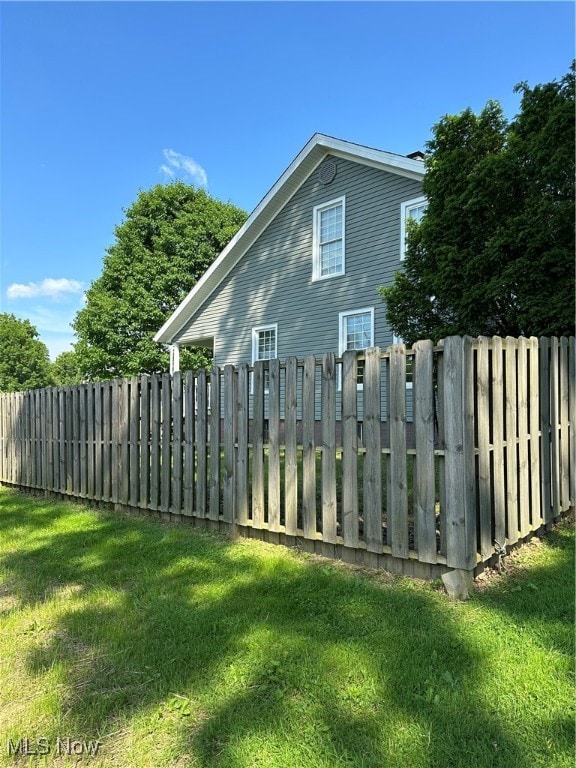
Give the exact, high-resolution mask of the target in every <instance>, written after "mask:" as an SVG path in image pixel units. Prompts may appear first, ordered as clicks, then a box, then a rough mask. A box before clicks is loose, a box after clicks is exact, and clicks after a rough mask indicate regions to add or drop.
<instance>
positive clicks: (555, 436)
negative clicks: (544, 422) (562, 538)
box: [550, 336, 560, 518]
mask: <svg viewBox="0 0 576 768" xmlns="http://www.w3.org/2000/svg"><path fill="white" fill-rule="evenodd" d="M558 358H559V355H558V339H557V338H556V337H555V336H553V337H552V338H551V339H550V460H551V465H552V468H551V476H550V481H551V483H550V484H551V491H552V517H553V518H556V517H557V516H558V515H559V514H560V430H559V425H558V416H559V412H560V403H559V381H558V378H559V377H558V366H559V359H558Z"/></svg>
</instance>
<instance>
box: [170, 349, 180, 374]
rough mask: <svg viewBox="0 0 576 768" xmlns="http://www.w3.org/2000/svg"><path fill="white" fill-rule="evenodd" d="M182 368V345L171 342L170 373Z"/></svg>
mask: <svg viewBox="0 0 576 768" xmlns="http://www.w3.org/2000/svg"><path fill="white" fill-rule="evenodd" d="M179 370H180V345H179V344H170V375H172V376H173V375H174V374H175V373H176V372H177V371H179Z"/></svg>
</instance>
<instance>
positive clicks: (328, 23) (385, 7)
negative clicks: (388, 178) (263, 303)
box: [0, 1, 574, 357]
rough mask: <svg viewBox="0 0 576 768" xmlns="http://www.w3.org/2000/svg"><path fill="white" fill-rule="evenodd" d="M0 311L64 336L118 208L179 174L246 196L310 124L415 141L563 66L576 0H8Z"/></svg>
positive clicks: (244, 203)
mask: <svg viewBox="0 0 576 768" xmlns="http://www.w3.org/2000/svg"><path fill="white" fill-rule="evenodd" d="M0 13H1V19H0V21H1V40H0V43H1V103H0V106H1V127H2V131H1V157H0V163H1V165H0V173H1V225H2V226H1V241H0V246H1V252H0V311H2V312H13V313H14V314H16V315H17V316H19V317H25V318H28V319H30V320H31V321H32V322H33V323H34V324H35V325H36V327H37V328H38V331H39V333H40V336H41V338H42V340H43V341H44V342H45V343H46V344H47V345H48V348H49V350H50V353H51V356H52V357H54V356H55V355H57V354H58V353H59V352H61V351H63V350H65V349H68V348H70V345H71V343H72V342H73V333H72V330H71V328H70V325H69V324H70V321H71V320H72V318H73V317H74V315H75V313H76V311H77V310H78V309H79V307H80V306H81V305H82V301H83V293H84V291H85V289H86V288H87V287H88V286H89V285H90V283H91V281H92V280H94V279H96V278H97V277H98V276H99V275H100V273H101V270H102V260H103V257H104V255H105V251H106V248H107V247H108V246H110V245H111V244H112V243H113V241H114V228H115V226H117V225H118V224H120V223H121V222H122V218H123V210H124V209H126V208H128V207H129V206H130V205H131V203H133V202H134V200H135V199H136V197H137V195H138V192H139V190H142V189H148V188H150V187H152V186H154V185H155V184H158V183H166V182H168V181H169V180H170V178H174V177H176V178H182V179H184V180H185V181H187V182H191V183H194V184H196V185H201V186H204V187H205V188H206V189H207V191H208V192H209V193H210V194H211V195H213V196H214V197H217V198H219V199H221V200H230V201H231V202H233V203H235V204H236V205H238V206H240V207H242V208H244V209H245V210H246V211H248V212H249V211H251V210H252V209H253V208H254V207H255V206H256V205H257V203H258V202H259V200H260V199H261V198H262V197H263V196H264V195H265V194H266V192H267V191H268V189H269V188H270V187H271V186H272V184H273V183H274V182H275V181H276V179H277V178H278V177H279V176H280V175H281V173H282V172H283V170H284V169H285V168H286V167H287V166H288V165H289V163H290V162H291V161H292V159H293V158H294V157H295V155H296V154H297V153H298V152H299V151H300V149H301V148H302V147H303V146H304V144H305V143H306V142H307V141H308V139H309V138H310V137H311V136H312V134H314V133H315V132H317V131H318V132H321V133H327V134H329V135H332V136H336V137H337V138H341V139H347V140H350V141H354V142H357V143H361V144H366V145H369V146H373V147H377V148H379V149H385V150H388V151H391V152H398V153H402V154H404V153H408V152H411V151H414V150H416V149H422V148H423V147H424V144H425V142H426V140H427V139H428V138H430V132H431V128H432V126H433V125H434V123H436V122H437V121H438V120H439V119H440V118H441V117H442V116H443V115H445V114H454V113H458V112H460V111H462V110H463V109H465V108H467V107H471V108H472V109H474V110H476V111H479V110H480V109H481V108H482V107H483V106H484V104H485V103H486V101H487V100H488V99H496V100H497V101H500V103H501V104H502V106H503V108H504V111H505V114H506V116H507V117H509V118H512V117H513V116H514V114H516V112H517V111H518V107H519V97H518V95H517V94H514V93H513V87H514V85H515V84H516V83H518V82H519V81H522V80H525V81H527V82H528V83H529V84H530V85H536V84H537V83H544V82H548V81H550V80H553V79H558V78H560V77H562V76H563V75H564V74H565V73H566V72H567V71H568V68H569V66H570V62H571V60H572V58H573V57H574V5H573V4H572V3H571V2H456V1H454V2H367V3H363V2H329V1H327V2H248V3H246V2H229V3H225V2H174V3H169V2H158V3H156V2H125V3H118V2H94V3H91V2H66V3H55V2H39V3H34V2H1V3H0Z"/></svg>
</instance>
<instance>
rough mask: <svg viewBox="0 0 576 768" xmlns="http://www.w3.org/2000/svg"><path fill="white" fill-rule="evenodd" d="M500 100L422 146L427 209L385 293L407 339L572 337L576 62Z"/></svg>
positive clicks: (458, 118)
mask: <svg viewBox="0 0 576 768" xmlns="http://www.w3.org/2000/svg"><path fill="white" fill-rule="evenodd" d="M516 90H517V91H519V92H521V94H522V99H521V106H520V112H519V114H518V115H517V116H516V118H515V119H514V120H513V121H512V122H511V123H507V121H506V120H505V119H504V115H503V113H502V109H501V107H500V105H499V104H498V103H496V102H488V104H487V105H486V106H485V108H484V109H483V110H482V111H481V112H480V114H478V115H476V114H474V113H473V112H472V111H471V110H470V109H467V110H465V111H464V112H462V113H461V114H460V115H455V116H446V117H444V118H443V119H442V120H440V122H439V123H438V124H437V125H435V126H434V129H433V138H432V139H431V140H430V141H429V142H428V143H427V156H426V160H425V164H426V176H425V179H424V194H425V195H426V197H427V198H428V209H427V211H426V214H425V215H424V217H423V218H422V220H421V222H420V223H419V224H412V226H410V227H409V232H408V236H407V253H406V259H405V261H404V264H403V267H404V268H403V270H402V271H401V272H398V273H397V274H396V276H395V279H394V283H393V284H392V285H391V286H387V287H384V286H383V287H381V288H380V292H381V295H382V297H383V299H384V301H385V302H386V313H387V318H388V322H389V323H390V325H391V327H392V328H393V330H394V331H395V332H396V333H397V334H399V335H400V336H402V337H403V338H404V339H405V340H406V342H407V343H413V342H414V341H416V340H417V339H419V338H433V339H434V340H438V339H440V338H442V337H444V336H448V335H452V334H470V335H472V336H477V335H487V336H491V335H500V336H506V335H512V336H519V335H525V336H530V335H536V336H539V335H563V334H569V333H573V330H574V311H575V308H574V154H575V137H574V66H572V68H571V70H570V72H569V73H568V74H567V75H565V76H564V77H563V78H562V79H561V80H560V81H559V82H556V81H553V82H551V83H546V84H544V85H537V86H535V87H534V88H529V87H528V86H527V85H526V84H525V83H522V84H520V85H518V86H516Z"/></svg>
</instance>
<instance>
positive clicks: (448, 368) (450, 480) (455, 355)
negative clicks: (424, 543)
mask: <svg viewBox="0 0 576 768" xmlns="http://www.w3.org/2000/svg"><path fill="white" fill-rule="evenodd" d="M443 377H444V381H443V396H444V420H445V423H444V441H445V447H444V451H445V453H444V457H445V458H444V464H445V476H446V513H445V521H446V550H447V551H446V563H447V565H448V566H449V567H450V568H454V569H457V570H464V571H472V570H473V569H474V568H475V566H476V509H475V477H474V476H475V467H474V381H473V365H472V339H470V338H469V337H464V338H461V337H458V336H451V337H448V338H446V339H445V340H444V364H443Z"/></svg>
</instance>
